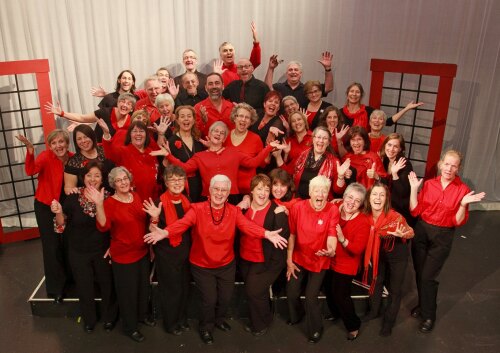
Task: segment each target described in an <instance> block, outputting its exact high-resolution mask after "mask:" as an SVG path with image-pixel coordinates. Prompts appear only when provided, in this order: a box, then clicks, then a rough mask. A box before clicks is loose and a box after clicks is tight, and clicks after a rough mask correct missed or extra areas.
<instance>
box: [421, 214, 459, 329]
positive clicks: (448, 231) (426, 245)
mask: <svg viewBox="0 0 500 353" xmlns="http://www.w3.org/2000/svg"><path fill="white" fill-rule="evenodd" d="M454 234H455V229H454V228H445V227H437V226H433V225H431V224H428V223H425V222H424V221H422V220H418V222H417V224H416V226H415V237H414V238H413V241H412V248H411V250H412V257H413V267H414V269H415V275H416V276H415V277H416V280H417V289H418V303H419V305H420V310H421V313H422V318H423V319H424V320H427V319H430V320H436V308H437V303H436V302H437V292H438V287H439V282H438V281H437V278H438V276H439V273H440V272H441V269H442V268H443V266H444V263H445V262H446V259H447V258H448V256H449V254H450V251H451V246H452V244H453V235H454Z"/></svg>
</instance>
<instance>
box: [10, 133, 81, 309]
mask: <svg viewBox="0 0 500 353" xmlns="http://www.w3.org/2000/svg"><path fill="white" fill-rule="evenodd" d="M16 138H17V139H18V140H19V141H21V142H22V143H24V144H25V145H26V162H25V171H26V174H27V175H35V174H38V187H37V188H36V192H35V217H36V222H37V224H38V229H39V231H40V238H41V239H42V250H43V268H44V271H45V287H46V289H47V295H48V296H49V297H53V298H54V301H55V302H56V303H61V302H62V301H63V291H64V285H65V284H66V264H65V261H64V258H65V256H64V247H63V239H62V237H61V235H60V234H57V233H55V232H54V224H53V219H54V213H53V212H52V211H51V210H50V205H51V203H52V200H57V201H59V202H63V201H64V197H65V194H64V192H62V191H63V174H64V166H65V164H66V163H67V162H68V160H69V158H70V157H71V156H72V155H73V154H72V153H71V152H68V146H69V135H68V133H67V132H66V131H63V130H59V129H56V130H53V131H52V132H51V133H49V135H48V136H47V146H48V147H49V149H48V150H45V151H43V152H41V153H40V154H39V155H38V157H37V158H36V159H35V149H34V147H33V144H32V143H31V142H30V141H29V140H28V139H27V138H26V137H25V136H23V135H18V136H16Z"/></svg>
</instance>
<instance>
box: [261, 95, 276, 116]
mask: <svg viewBox="0 0 500 353" xmlns="http://www.w3.org/2000/svg"><path fill="white" fill-rule="evenodd" d="M279 110H280V100H279V98H278V97H276V96H272V97H271V98H269V99H268V100H266V101H265V102H264V113H265V115H267V116H269V117H273V116H275V115H276V114H278V111H279Z"/></svg>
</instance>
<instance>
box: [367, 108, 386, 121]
mask: <svg viewBox="0 0 500 353" xmlns="http://www.w3.org/2000/svg"><path fill="white" fill-rule="evenodd" d="M374 115H375V116H381V117H382V118H383V119H384V122H385V121H386V120H387V114H386V113H385V112H384V111H383V110H380V109H375V110H374V111H373V112H372V113H371V114H370V119H371V118H372V116H374Z"/></svg>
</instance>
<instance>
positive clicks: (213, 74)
mask: <svg viewBox="0 0 500 353" xmlns="http://www.w3.org/2000/svg"><path fill="white" fill-rule="evenodd" d="M210 76H219V78H220V81H221V82H222V84H224V79H223V78H222V75H221V74H220V73H218V72H211V73H209V74H208V75H207V80H208V78H209V77H210Z"/></svg>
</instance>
